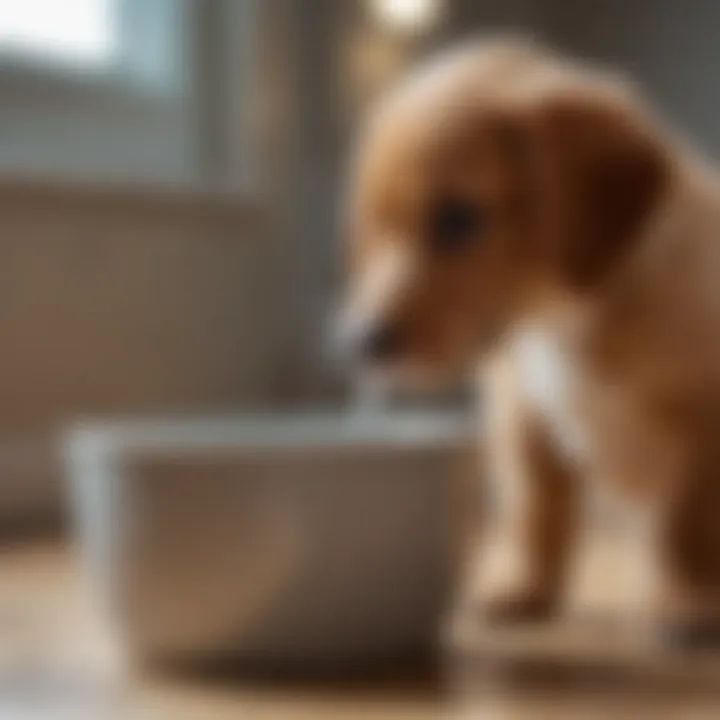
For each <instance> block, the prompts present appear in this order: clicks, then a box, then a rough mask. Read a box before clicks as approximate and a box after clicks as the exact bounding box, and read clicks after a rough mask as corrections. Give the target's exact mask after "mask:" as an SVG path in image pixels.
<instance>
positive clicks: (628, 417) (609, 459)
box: [516, 330, 656, 483]
mask: <svg viewBox="0 0 720 720" xmlns="http://www.w3.org/2000/svg"><path fill="white" fill-rule="evenodd" d="M516 350H517V361H518V366H519V371H520V383H521V388H522V392H523V395H524V397H525V401H526V403H528V404H529V406H530V407H532V409H533V411H534V412H535V413H536V414H537V415H539V416H540V418H541V419H542V421H543V422H544V423H545V424H546V427H547V429H548V431H549V433H550V435H551V438H552V439H553V440H554V441H555V443H556V446H557V448H558V449H559V450H560V451H561V452H562V453H564V454H565V455H566V456H567V457H568V458H569V459H572V460H573V461H574V462H575V463H578V464H579V465H580V466H582V467H583V468H585V469H587V470H588V471H590V472H593V473H595V472H597V473H599V474H612V475H613V476H614V478H615V479H617V480H620V481H621V482H623V483H625V482H626V481H625V480H624V479H622V478H623V477H624V476H636V475H637V474H638V471H639V468H640V467H641V466H642V465H643V464H647V458H648V452H649V451H650V450H651V448H652V447H653V446H654V445H655V443H656V434H655V432H654V430H653V427H652V423H650V422H649V421H648V416H647V414H646V413H645V412H644V411H643V408H642V405H641V403H640V402H639V400H638V398H636V397H635V395H634V393H633V388H632V386H631V385H630V384H629V383H622V382H618V381H617V380H614V379H610V378H606V377H603V376H602V375H601V374H600V373H598V372H596V371H593V370H592V369H591V368H590V367H589V366H588V364H587V363H584V362H583V361H582V359H581V358H580V357H579V356H577V355H574V354H573V353H572V351H570V350H568V349H566V348H565V347H564V346H563V345H562V343H561V342H560V341H559V340H558V339H557V338H555V337H554V336H553V335H552V334H551V333H548V332H542V331H538V330H528V331H526V332H524V333H523V334H522V335H520V336H519V337H518V341H517V345H516Z"/></svg>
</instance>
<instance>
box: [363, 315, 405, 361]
mask: <svg viewBox="0 0 720 720" xmlns="http://www.w3.org/2000/svg"><path fill="white" fill-rule="evenodd" d="M400 345H401V342H400V334H399V333H398V331H397V328H396V327H395V326H394V325H391V324H389V323H388V324H379V325H376V326H374V327H371V328H370V329H368V330H367V332H365V334H364V335H363V336H362V338H360V346H359V348H358V349H359V351H360V354H361V356H362V357H363V359H364V360H373V361H376V362H377V361H380V360H389V359H390V358H392V357H393V356H394V355H396V354H397V353H398V351H399V350H400Z"/></svg>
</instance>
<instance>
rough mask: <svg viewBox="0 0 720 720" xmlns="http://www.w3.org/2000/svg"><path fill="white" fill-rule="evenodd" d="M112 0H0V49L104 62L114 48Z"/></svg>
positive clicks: (53, 59)
mask: <svg viewBox="0 0 720 720" xmlns="http://www.w3.org/2000/svg"><path fill="white" fill-rule="evenodd" d="M117 10H118V8H117V2H116V0H60V1H58V0H21V1H20V2H18V0H0V54H1V55H2V56H3V57H5V58H8V57H10V58H13V57H14V58H19V59H31V60H34V61H38V62H42V63H62V64H66V63H67V64H74V65H78V66H83V67H92V68H97V67H106V66H107V65H108V64H110V63H111V62H112V60H113V59H114V58H115V56H116V54H117V51H118V40H119V33H118V22H117V20H118V13H117Z"/></svg>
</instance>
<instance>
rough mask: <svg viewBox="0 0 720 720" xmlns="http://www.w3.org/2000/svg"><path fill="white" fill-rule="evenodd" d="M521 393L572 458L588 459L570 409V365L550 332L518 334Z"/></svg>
mask: <svg viewBox="0 0 720 720" xmlns="http://www.w3.org/2000/svg"><path fill="white" fill-rule="evenodd" d="M516 347H517V352H518V358H519V362H520V368H521V376H522V380H521V381H522V386H523V391H524V393H525V395H526V397H527V398H528V400H529V401H530V402H531V403H532V405H533V406H534V407H535V408H536V409H537V410H538V411H539V412H540V413H542V415H543V417H544V418H545V419H546V421H547V422H548V424H549V426H550V428H551V430H552V432H553V434H554V436H555V438H556V440H557V441H558V443H559V445H560V447H562V448H563V450H565V451H566V452H567V453H568V454H569V455H570V456H571V457H572V458H573V459H575V460H580V459H582V458H585V457H587V452H588V447H589V444H588V437H587V433H586V432H585V431H584V429H583V428H582V427H581V425H580V423H579V422H578V418H577V417H576V416H575V414H574V413H573V411H572V408H571V400H572V397H571V392H572V390H571V387H572V384H573V380H574V378H573V371H574V369H573V365H572V362H571V360H570V358H568V357H567V355H566V353H565V352H564V350H563V348H562V347H561V345H560V343H559V342H558V341H557V339H556V338H554V337H553V335H552V334H551V333H550V332H547V331H544V330H542V329H538V328H530V329H527V330H525V331H524V332H522V333H521V334H519V335H518V338H517V345H516Z"/></svg>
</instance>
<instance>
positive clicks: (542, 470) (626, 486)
mask: <svg viewBox="0 0 720 720" xmlns="http://www.w3.org/2000/svg"><path fill="white" fill-rule="evenodd" d="M441 193H461V194H463V195H464V196H466V197H470V198H473V199H474V201H475V202H477V203H478V204H480V205H482V207H483V208H485V209H486V211H487V215H488V227H487V229H486V230H485V231H484V233H483V237H482V238H477V242H476V243H475V244H474V245H473V246H472V247H470V248H469V249H468V250H467V251H466V252H464V254H463V255H462V257H457V258H443V259H437V258H433V257H430V255H429V254H428V252H427V250H426V247H425V244H424V243H425V235H426V226H425V223H426V218H427V213H428V208H429V207H430V206H431V204H432V200H433V198H434V197H437V196H438V194H441ZM352 199H353V203H352V213H351V215H352V232H353V235H354V245H353V247H354V255H353V258H354V269H355V271H356V272H362V271H363V267H365V266H366V265H367V264H368V262H369V258H371V257H372V255H373V254H374V253H375V252H376V251H377V249H378V247H380V246H382V244H383V243H386V242H394V243H401V244H402V245H403V247H404V249H405V251H406V252H408V253H411V254H413V256H414V258H415V264H416V267H415V271H414V275H413V282H412V283H410V284H409V285H408V286H407V287H405V288H404V290H403V293H402V294H401V296H400V297H398V298H397V300H396V302H395V303H394V305H393V307H391V308H386V309H385V310H384V313H385V317H386V318H387V317H391V318H392V319H393V321H394V322H396V323H397V324H399V326H400V327H401V328H402V330H403V336H404V338H405V340H406V348H405V351H406V355H407V357H408V359H410V358H411V359H412V360H413V362H415V363H417V362H424V363H425V364H426V366H427V368H428V370H432V371H438V372H440V371H446V370H453V371H457V370H462V369H464V368H467V367H468V366H469V365H471V364H472V363H474V362H477V361H478V360H480V362H481V364H482V366H483V367H484V368H485V372H484V373H483V375H484V377H485V382H486V384H487V383H489V391H488V392H487V395H486V401H487V403H489V405H490V408H489V411H488V416H489V417H490V419H491V435H490V437H491V438H492V441H491V443H490V450H491V452H490V456H491V459H492V461H493V463H494V469H495V475H497V476H498V478H499V480H500V481H501V482H502V483H504V484H509V485H511V486H512V488H513V492H512V493H511V496H512V502H511V503H510V506H511V507H510V509H509V510H508V512H507V514H506V515H505V516H504V517H505V520H506V524H507V528H508V532H507V535H509V536H512V537H513V538H514V547H515V552H516V554H517V555H518V556H520V557H521V558H522V562H521V563H520V565H521V566H522V567H525V570H524V571H523V573H524V574H523V573H521V576H520V577H518V578H516V580H515V585H514V588H513V596H512V597H511V598H507V597H505V599H504V604H503V607H504V608H505V609H506V610H508V609H509V614H510V615H512V614H514V613H515V611H517V610H518V609H519V611H520V614H523V612H537V611H539V610H542V611H543V612H544V611H546V610H547V609H548V608H549V607H550V606H551V605H553V604H554V603H555V602H556V601H557V599H558V598H559V596H560V595H561V590H562V587H563V582H564V574H565V567H566V565H567V560H568V557H569V555H570V549H571V545H572V540H571V539H572V537H573V527H574V524H575V519H574V510H573V505H574V501H573V499H572V496H573V495H574V492H575V490H574V486H575V485H577V482H578V480H579V479H580V478H582V477H587V478H589V479H591V480H592V481H598V482H600V483H605V484H608V485H610V486H612V487H613V488H616V489H618V490H619V491H620V492H621V493H622V494H623V495H624V497H627V498H629V499H632V500H634V501H637V505H638V507H639V508H641V509H643V510H645V511H649V514H650V515H651V517H652V518H653V521H654V527H655V531H656V535H655V540H656V548H657V550H658V557H659V562H660V565H661V569H662V575H663V579H664V584H663V589H662V592H661V597H660V604H661V606H662V607H663V610H664V611H665V612H668V613H681V614H682V613H689V612H703V613H710V614H713V615H715V614H720V605H718V600H719V599H720V450H718V449H717V448H718V447H720V446H719V445H718V442H719V441H720V422H719V421H720V322H719V321H720V237H718V235H719V234H720V185H719V184H718V181H717V178H716V177H715V175H714V174H712V173H711V172H709V171H707V170H706V169H705V168H704V167H703V166H702V163H701V162H700V161H699V160H698V159H697V158H696V157H695V156H694V155H693V154H692V153H691V152H690V151H689V150H687V149H686V148H685V147H684V146H683V145H682V144H681V143H680V142H678V141H677V140H676V139H675V138H674V137H673V136H672V134H671V133H669V132H668V131H667V130H666V129H664V128H663V127H662V126H661V125H660V124H658V123H656V122H655V120H654V119H653V118H652V117H651V114H650V113H649V112H648V111H647V110H646V109H645V107H644V105H643V103H642V101H641V100H639V99H638V98H637V96H636V94H635V92H634V91H633V90H632V89H631V88H629V87H628V86H627V85H625V84H624V83H622V82H619V81H617V80H614V79H612V78H610V79H609V78H608V77H607V76H605V75H603V74H601V73H598V72H596V71H594V70H590V69H587V68H584V67H581V66H578V65H571V64H569V63H567V62H564V61H563V60H561V59H558V58H556V57H555V56H553V55H552V54H550V53H548V52H545V51H543V50H538V49H536V48H533V47H530V46H525V45H523V44H513V43H504V42H500V43H496V44H490V45H487V44H485V45H483V44H477V45H472V46H468V47H466V48H464V49H462V50H460V51H457V52H455V53H453V54H451V55H450V56H447V57H445V58H444V59H442V60H441V61H438V62H435V63H434V64H432V65H431V67H430V68H429V69H423V70H421V71H420V72H419V73H418V74H417V75H416V76H414V77H413V78H411V79H410V80H409V81H408V82H407V83H406V84H405V85H403V86H401V87H400V88H399V89H398V90H397V91H396V92H394V93H393V94H392V95H391V96H390V97H389V98H387V99H385V100H383V101H382V102H381V103H380V104H379V106H378V107H377V108H376V109H375V110H374V113H373V115H372V117H371V120H370V123H369V125H368V128H367V131H366V133H365V134H364V135H363V137H362V138H361V141H360V144H359V148H358V162H357V167H356V173H355V184H354V186H353V198H352ZM389 238H392V240H389ZM533 348H534V349H533ZM529 350H532V351H531V352H529ZM535 351H538V352H539V353H540V355H541V356H542V357H543V358H545V359H544V360H543V362H546V363H547V364H548V367H552V368H554V370H553V372H554V380H552V382H551V381H550V380H547V379H545V380H544V379H543V377H542V372H540V371H537V372H538V377H534V375H535V374H536V367H535V366H534V365H533V363H532V361H529V360H528V357H529V356H531V355H532V353H533V352H535ZM540 365H542V362H540ZM553 383H555V384H556V386H555V385H553ZM501 614H502V613H501Z"/></svg>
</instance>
